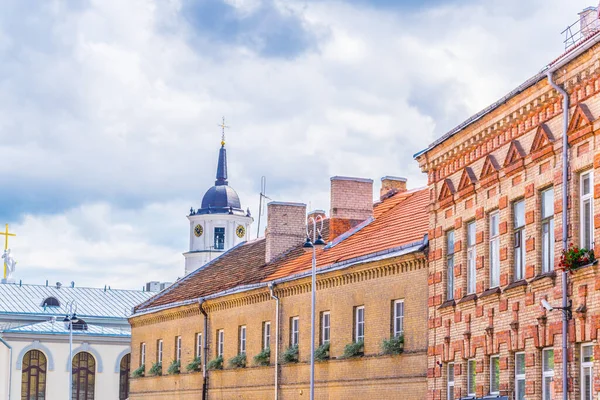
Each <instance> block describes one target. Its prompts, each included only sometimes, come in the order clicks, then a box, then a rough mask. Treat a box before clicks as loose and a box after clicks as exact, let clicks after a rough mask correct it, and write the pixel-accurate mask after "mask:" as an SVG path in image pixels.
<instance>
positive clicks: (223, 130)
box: [217, 117, 230, 147]
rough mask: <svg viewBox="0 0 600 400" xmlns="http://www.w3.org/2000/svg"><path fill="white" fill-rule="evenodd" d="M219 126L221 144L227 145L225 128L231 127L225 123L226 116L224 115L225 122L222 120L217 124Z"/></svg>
mask: <svg viewBox="0 0 600 400" xmlns="http://www.w3.org/2000/svg"><path fill="white" fill-rule="evenodd" d="M217 126H220V127H221V146H222V147H223V146H225V128H230V127H229V126H227V125H225V117H223V122H221V123H220V124H217Z"/></svg>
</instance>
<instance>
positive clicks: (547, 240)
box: [542, 188, 554, 273]
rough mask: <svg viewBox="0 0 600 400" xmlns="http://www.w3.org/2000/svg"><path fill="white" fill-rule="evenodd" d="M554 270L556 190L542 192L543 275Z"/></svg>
mask: <svg viewBox="0 0 600 400" xmlns="http://www.w3.org/2000/svg"><path fill="white" fill-rule="evenodd" d="M553 270H554V188H550V189H547V190H544V191H543V192H542V273H545V272H551V271H553Z"/></svg>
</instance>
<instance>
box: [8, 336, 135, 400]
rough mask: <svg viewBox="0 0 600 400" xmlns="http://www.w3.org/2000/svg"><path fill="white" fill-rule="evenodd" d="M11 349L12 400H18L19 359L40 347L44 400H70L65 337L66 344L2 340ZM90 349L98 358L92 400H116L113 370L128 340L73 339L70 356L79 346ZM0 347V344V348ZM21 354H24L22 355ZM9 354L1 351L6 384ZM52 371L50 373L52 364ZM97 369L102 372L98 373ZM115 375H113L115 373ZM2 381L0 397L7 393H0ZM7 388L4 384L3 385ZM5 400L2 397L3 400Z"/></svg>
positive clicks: (115, 377) (116, 388)
mask: <svg viewBox="0 0 600 400" xmlns="http://www.w3.org/2000/svg"><path fill="white" fill-rule="evenodd" d="M4 339H5V340H6V341H7V342H8V343H9V344H10V345H11V346H12V348H13V361H12V388H11V397H10V398H11V400H18V399H20V398H21V372H22V371H21V370H20V369H17V367H18V366H19V365H20V363H21V362H22V359H21V358H20V357H19V356H20V355H21V353H23V352H24V349H25V348H27V347H28V346H34V347H42V348H38V350H40V351H42V352H43V353H44V354H45V355H46V359H47V362H48V364H47V365H48V372H47V376H46V382H47V383H46V398H47V399H51V400H54V399H68V398H70V396H69V373H68V360H69V341H68V337H67V338H66V341H65V340H61V339H60V338H50V339H46V340H44V339H39V338H38V339H36V338H34V337H30V338H29V339H28V340H23V339H14V338H13V339H11V338H6V337H5V338H4ZM35 340H39V344H38V343H34V341H35ZM86 343H87V346H89V348H90V349H92V350H91V351H90V353H91V354H92V355H94V352H95V353H97V354H98V355H99V358H100V359H98V357H97V356H96V355H94V358H95V359H96V386H95V398H96V399H98V400H110V399H118V398H119V372H118V370H117V371H116V369H115V368H116V367H117V366H118V365H119V364H118V363H120V361H121V358H122V357H123V355H124V354H127V353H129V352H130V351H131V350H130V347H129V339H127V340H122V339H120V340H119V341H112V342H111V341H109V340H106V341H105V340H102V341H94V340H88V341H87V342H86V341H85V340H80V338H74V340H73V350H74V352H73V355H75V354H76V353H75V352H77V349H78V348H80V347H81V346H83V347H85V346H86ZM0 345H1V344H0ZM23 354H24V353H23ZM8 363H9V361H8V351H5V350H3V349H0V378H1V377H6V380H8V372H7V366H8ZM52 363H53V364H54V365H53V367H54V368H53V370H51V369H50V367H51V364H52ZM100 367H101V368H102V372H100V371H99V369H100ZM115 371H116V372H115ZM2 385H3V382H2V379H0V393H7V390H5V391H4V392H2V391H1V390H2ZM4 385H6V383H4ZM0 398H4V395H2V397H0Z"/></svg>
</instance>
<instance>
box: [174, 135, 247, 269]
mask: <svg viewBox="0 0 600 400" xmlns="http://www.w3.org/2000/svg"><path fill="white" fill-rule="evenodd" d="M188 220H189V221H190V250H189V251H188V252H186V253H184V254H183V255H184V257H185V274H186V275H187V274H189V273H190V272H192V271H194V270H196V269H198V268H200V267H201V266H203V265H204V264H206V263H207V262H209V261H211V260H212V259H214V258H216V257H218V256H219V255H221V254H222V253H223V252H225V251H227V250H229V249H231V248H232V247H234V246H236V245H238V244H240V243H242V242H245V241H247V240H248V238H249V233H248V232H249V230H250V225H251V224H252V221H253V218H252V217H251V216H250V211H249V210H248V211H244V210H243V209H242V206H241V203H240V198H239V197H238V194H237V193H236V191H235V190H233V188H231V187H230V186H228V182H227V151H226V149H225V141H224V140H223V141H221V149H220V150H219V161H218V164H217V180H216V181H215V185H214V186H213V187H211V188H210V189H208V190H207V191H206V193H205V194H204V197H203V198H202V205H201V207H200V208H199V209H197V210H194V209H193V208H192V209H191V210H190V214H189V215H188Z"/></svg>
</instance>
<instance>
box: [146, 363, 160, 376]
mask: <svg viewBox="0 0 600 400" xmlns="http://www.w3.org/2000/svg"><path fill="white" fill-rule="evenodd" d="M148 373H149V374H150V376H161V375H162V363H153V364H152V368H150V371H148Z"/></svg>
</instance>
